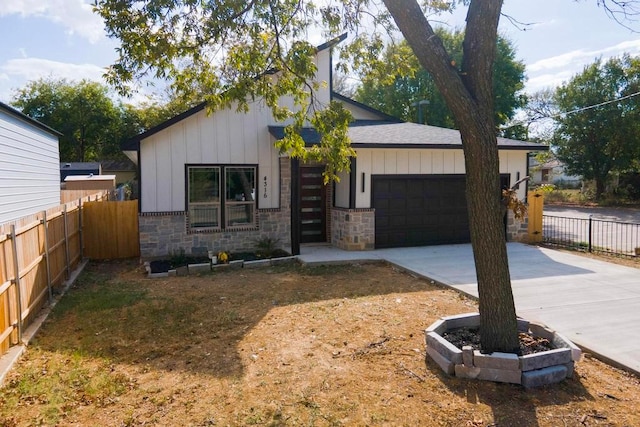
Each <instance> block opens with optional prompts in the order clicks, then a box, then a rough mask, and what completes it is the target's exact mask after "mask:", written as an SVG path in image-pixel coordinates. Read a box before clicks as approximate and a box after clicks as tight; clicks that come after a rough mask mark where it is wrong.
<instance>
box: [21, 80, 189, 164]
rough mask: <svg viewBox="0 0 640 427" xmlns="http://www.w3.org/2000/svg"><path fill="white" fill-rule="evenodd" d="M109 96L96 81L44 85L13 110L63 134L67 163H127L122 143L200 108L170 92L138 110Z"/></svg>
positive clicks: (27, 91) (33, 86) (34, 85)
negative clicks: (123, 161)
mask: <svg viewBox="0 0 640 427" xmlns="http://www.w3.org/2000/svg"><path fill="white" fill-rule="evenodd" d="M109 92H110V90H109V88H108V87H107V86H106V85H104V84H100V83H97V82H93V81H87V80H82V81H80V82H78V83H76V82H69V81H67V80H64V79H58V80H56V79H40V80H35V81H32V82H29V83H28V84H27V85H26V86H25V87H24V88H22V89H20V90H18V91H17V92H16V94H15V96H14V100H13V102H12V104H13V105H14V106H15V107H16V108H18V109H20V110H21V111H22V112H23V113H25V114H27V115H28V116H30V117H33V118H34V119H36V120H39V121H41V122H42V123H44V124H46V125H48V126H50V127H52V128H53V129H56V130H57V131H59V132H61V133H62V134H63V136H62V137H61V138H60V159H61V160H62V161H65V162H71V161H77V162H83V161H100V160H119V159H123V158H124V155H123V154H122V150H121V149H120V145H121V144H122V142H124V141H126V140H127V139H129V138H131V137H133V136H135V135H137V134H139V133H141V132H143V131H145V130H147V129H149V128H151V127H153V126H155V125H157V124H159V123H161V122H163V121H165V120H168V119H169V118H171V117H174V116H176V115H178V114H179V113H182V112H183V111H185V110H187V109H189V108H190V107H193V106H194V105H195V101H194V98H193V97H192V98H185V97H180V96H178V95H177V94H175V93H173V92H171V91H167V93H165V94H164V98H163V99H161V100H157V99H156V100H154V99H150V100H149V101H147V102H143V103H141V104H138V105H132V104H127V103H123V102H121V101H115V100H114V99H113V97H112V96H111V95H110V93H109Z"/></svg>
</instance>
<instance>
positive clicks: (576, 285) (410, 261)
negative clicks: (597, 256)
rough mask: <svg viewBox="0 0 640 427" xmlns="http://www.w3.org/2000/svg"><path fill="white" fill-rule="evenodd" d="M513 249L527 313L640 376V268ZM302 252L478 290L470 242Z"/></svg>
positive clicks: (520, 307)
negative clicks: (378, 264)
mask: <svg viewBox="0 0 640 427" xmlns="http://www.w3.org/2000/svg"><path fill="white" fill-rule="evenodd" d="M507 248H508V253H509V268H510V271H511V279H512V287H513V294H514V298H515V303H516V310H517V312H518V315H519V316H521V317H522V318H525V319H528V320H536V321H539V322H542V323H544V324H546V325H547V326H549V327H550V328H552V329H555V330H557V331H559V332H560V333H562V334H564V335H565V336H566V337H568V338H569V339H571V340H572V341H573V342H574V343H576V344H577V345H579V346H580V347H582V348H583V350H585V351H587V352H590V353H593V354H596V355H598V356H599V357H600V358H602V359H604V360H607V361H609V362H610V363H612V364H614V365H618V366H620V367H624V368H625V369H628V370H630V371H633V372H635V373H636V374H640V327H639V326H640V270H639V269H636V268H631V267H624V266H620V265H617V264H612V263H608V262H603V261H597V260H594V259H591V258H586V257H581V256H578V255H573V254H569V253H565V252H559V251H555V250H551V249H546V248H539V247H535V246H529V245H524V244H521V243H509V244H508V245H507ZM299 258H300V260H301V261H303V262H306V263H321V264H326V263H332V262H355V261H365V260H386V261H388V262H390V263H392V264H395V265H397V266H399V267H401V268H404V269H406V270H408V271H411V272H413V273H415V274H418V275H420V276H422V277H425V278H428V279H432V280H435V281H437V282H439V283H442V284H443V285H447V286H450V287H452V288H455V289H458V290H460V291H462V292H464V293H466V294H469V295H473V296H477V295H478V293H477V281H476V275H475V265H474V261H473V256H472V251H471V245H468V244H467V245H443V246H427V247H418V248H395V249H381V250H376V251H362V252H347V251H342V250H340V249H336V248H333V247H329V246H303V247H302V248H301V255H300V256H299ZM427 326H428V325H425V328H426V327H427Z"/></svg>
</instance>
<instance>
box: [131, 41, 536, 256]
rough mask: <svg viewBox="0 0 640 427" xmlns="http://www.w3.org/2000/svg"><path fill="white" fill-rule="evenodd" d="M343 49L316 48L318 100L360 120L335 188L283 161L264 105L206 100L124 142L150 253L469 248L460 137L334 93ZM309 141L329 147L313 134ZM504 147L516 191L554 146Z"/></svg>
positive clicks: (317, 171) (505, 174) (503, 160)
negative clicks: (210, 104) (274, 246)
mask: <svg viewBox="0 0 640 427" xmlns="http://www.w3.org/2000/svg"><path fill="white" fill-rule="evenodd" d="M337 41H340V39H338V40H337ZM335 42H336V41H332V42H329V43H325V44H323V45H321V46H318V47H317V51H316V65H317V70H318V71H317V73H318V75H317V79H318V81H319V82H322V81H324V82H328V84H327V85H324V86H323V85H320V87H321V89H320V90H319V91H318V92H317V94H316V99H317V100H318V102H320V103H323V104H325V105H326V104H327V103H329V101H331V100H334V101H337V102H341V103H342V104H343V105H344V107H345V108H347V109H349V110H350V111H351V113H352V115H353V117H354V119H355V121H354V122H353V123H352V125H351V127H350V129H349V137H350V139H351V146H352V148H353V149H354V150H355V151H356V154H357V157H354V158H352V159H351V167H350V172H348V173H343V174H342V175H341V176H340V178H341V179H340V182H336V183H333V184H330V185H325V184H324V182H323V177H322V172H323V170H324V165H321V164H305V163H302V162H300V161H298V160H296V159H292V158H290V157H288V156H287V155H286V154H283V153H280V152H279V151H278V149H277V148H275V147H274V142H275V141H277V140H279V139H281V138H282V137H283V136H284V134H285V127H284V124H283V123H281V122H278V121H276V120H275V119H274V117H273V116H272V114H271V111H270V110H269V109H267V108H266V107H264V105H263V104H262V103H260V102H259V101H255V102H251V103H250V107H249V111H247V112H239V111H237V110H236V109H235V108H234V107H233V106H232V107H231V108H227V109H223V110H220V111H217V112H215V113H214V114H211V115H209V114H207V111H206V108H205V107H206V106H205V104H200V105H198V106H196V107H194V108H192V109H190V110H188V111H186V112H184V113H182V114H180V115H178V116H176V117H174V118H172V119H170V120H168V121H166V122H164V123H161V124H159V125H158V126H156V127H154V128H152V129H149V130H148V131H146V132H144V133H142V134H140V135H138V136H137V137H135V138H133V139H132V140H130V141H128V143H126V144H125V145H124V146H123V150H124V151H125V154H127V156H128V157H129V158H131V159H132V160H133V161H134V162H135V163H136V164H137V168H138V177H139V180H138V182H139V189H140V192H139V200H140V203H139V209H140V217H139V219H140V222H139V227H140V228H139V231H140V250H141V255H142V256H143V257H154V256H166V255H167V254H170V253H172V252H177V251H180V250H184V251H186V253H199V252H203V253H205V254H206V251H207V250H210V251H220V250H224V251H243V250H251V249H252V248H255V245H256V242H257V241H258V240H260V239H267V238H268V239H272V240H275V241H278V242H279V244H280V245H281V246H282V247H283V248H285V249H287V250H290V251H291V252H292V253H293V254H297V253H299V251H300V245H304V244H308V243H328V244H331V245H334V246H336V247H339V248H342V249H346V250H363V249H375V248H388V247H405V246H422V245H434V244H450V243H466V242H469V241H470V234H469V220H468V215H467V204H466V198H465V179H466V178H465V161H464V154H463V150H462V143H461V139H460V132H459V131H457V130H452V129H444V128H439V127H435V126H426V125H421V124H415V123H404V122H402V121H401V120H398V119H396V118H394V117H391V116H389V115H387V114H384V113H382V112H380V111H378V110H375V109H373V108H371V107H368V106H366V105H364V104H361V103H359V102H356V101H354V100H352V99H349V98H347V97H344V96H342V95H340V94H338V93H336V92H334V91H333V90H332V88H331V54H330V50H331V47H332V46H333V44H335ZM282 102H287V100H283V101H282ZM301 136H302V137H303V139H304V141H305V142H306V143H307V144H308V145H309V146H310V145H311V144H313V143H317V142H318V141H319V135H318V134H317V132H315V131H314V130H313V129H311V128H305V129H302V132H301ZM498 148H499V156H500V174H501V177H500V178H501V181H502V183H503V185H505V186H508V185H510V184H512V183H514V182H516V181H517V180H518V179H520V177H521V176H525V174H526V172H527V155H528V153H529V152H531V151H540V150H547V147H546V146H542V145H540V144H534V143H530V142H526V141H517V140H512V139H505V138H498ZM525 194H526V190H525V188H524V186H521V188H520V190H519V193H518V195H519V197H520V198H524V196H525ZM495 197H496V198H498V197H500V195H499V194H496V196H495ZM512 223H513V221H510V225H509V226H510V227H511V226H512V225H511V224H512ZM514 228H517V227H516V226H514ZM510 232H511V231H510ZM513 232H514V233H517V230H513Z"/></svg>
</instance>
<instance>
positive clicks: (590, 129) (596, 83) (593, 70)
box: [552, 55, 640, 199]
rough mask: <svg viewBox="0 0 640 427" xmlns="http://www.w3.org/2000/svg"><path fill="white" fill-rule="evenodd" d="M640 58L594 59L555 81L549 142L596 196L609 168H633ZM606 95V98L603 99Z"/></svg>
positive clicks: (639, 149)
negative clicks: (554, 111) (592, 187)
mask: <svg viewBox="0 0 640 427" xmlns="http://www.w3.org/2000/svg"><path fill="white" fill-rule="evenodd" d="M639 91H640V60H639V59H638V58H632V57H630V56H629V55H624V56H622V57H620V58H612V59H609V60H608V61H607V62H605V63H602V61H601V60H597V61H596V62H594V63H593V64H591V65H588V66H587V67H585V68H584V70H583V71H582V72H581V73H580V74H578V75H576V76H574V77H573V78H572V79H571V80H570V81H569V82H567V83H566V84H564V85H562V86H560V87H559V88H558V89H557V90H556V92H555V97H554V99H555V103H556V105H557V108H558V110H559V111H563V112H564V114H561V115H559V116H558V117H557V118H556V121H557V127H556V129H555V132H554V135H553V139H552V146H553V147H554V151H555V152H556V154H557V157H558V159H559V160H561V161H562V162H564V163H565V165H566V167H567V171H568V172H569V173H570V174H573V175H581V176H582V177H583V178H584V179H587V180H594V182H595V187H596V194H595V196H596V199H600V198H601V196H602V194H603V193H604V191H605V187H606V184H607V182H608V181H609V178H610V177H611V174H612V173H614V172H615V173H621V172H626V171H629V170H631V169H633V168H634V167H635V168H637V167H638V166H639V165H638V164H637V161H638V160H637V159H638V158H640V108H638V106H639V104H638V102H639V100H640V97H638V92H639ZM607 101H611V102H607Z"/></svg>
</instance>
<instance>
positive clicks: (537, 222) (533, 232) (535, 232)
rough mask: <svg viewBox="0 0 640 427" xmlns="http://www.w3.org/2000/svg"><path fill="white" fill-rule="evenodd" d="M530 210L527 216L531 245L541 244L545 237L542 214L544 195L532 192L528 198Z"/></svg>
mask: <svg viewBox="0 0 640 427" xmlns="http://www.w3.org/2000/svg"><path fill="white" fill-rule="evenodd" d="M527 201H528V202H529V208H528V212H527V215H528V217H529V221H528V224H527V232H528V235H529V243H536V242H541V241H542V238H543V235H542V231H543V225H542V214H543V206H544V196H543V195H542V193H538V192H535V191H530V192H529V194H528V196H527Z"/></svg>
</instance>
